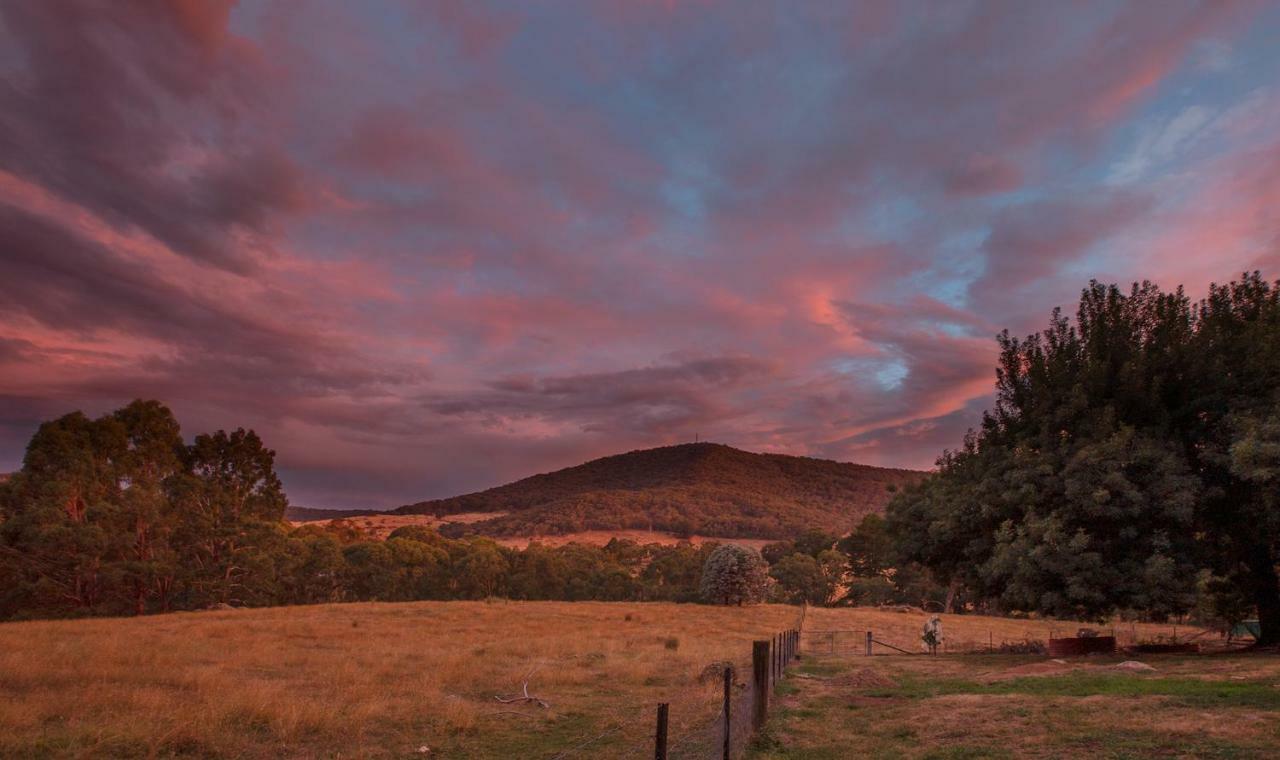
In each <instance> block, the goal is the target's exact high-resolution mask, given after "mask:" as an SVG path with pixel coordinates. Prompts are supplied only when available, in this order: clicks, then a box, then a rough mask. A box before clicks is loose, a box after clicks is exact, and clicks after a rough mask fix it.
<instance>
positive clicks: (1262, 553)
mask: <svg viewBox="0 0 1280 760" xmlns="http://www.w3.org/2000/svg"><path fill="white" fill-rule="evenodd" d="M1249 577H1250V580H1251V582H1252V586H1253V588H1252V589H1251V590H1252V592H1253V601H1254V604H1256V605H1258V626H1259V627H1260V628H1261V629H1262V633H1261V635H1260V636H1259V637H1258V644H1260V645H1263V646H1269V645H1274V644H1280V578H1277V576H1276V562H1275V554H1274V553H1273V552H1272V550H1271V547H1270V546H1269V545H1267V544H1259V545H1257V546H1255V547H1254V550H1253V552H1252V553H1251V554H1250V556H1249Z"/></svg>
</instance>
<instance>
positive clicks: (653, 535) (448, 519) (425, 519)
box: [292, 512, 772, 549]
mask: <svg viewBox="0 0 1280 760" xmlns="http://www.w3.org/2000/svg"><path fill="white" fill-rule="evenodd" d="M507 514H508V513H507V512H462V513H459V514H456V515H443V516H440V517H437V516H435V515H364V516H361V517H348V518H344V520H345V522H348V523H351V524H352V525H355V526H357V527H359V528H360V529H361V530H363V531H365V532H366V533H368V534H369V535H370V536H372V537H374V538H379V539H385V538H386V537H387V536H389V535H391V533H392V532H393V531H395V529H396V528H402V527H405V526H407V525H422V526H425V527H428V528H439V527H440V526H442V525H445V524H448V523H462V524H470V523H477V522H481V521H482V520H490V519H493V518H497V517H505V516H506V515H507ZM331 522H333V521H332V520H309V521H296V522H294V523H292V524H293V525H294V526H295V527H296V526H301V525H327V524H328V523H331ZM615 538H617V539H627V540H631V541H635V542H636V543H638V544H662V545H663V546H673V545H675V544H677V543H679V542H681V541H688V542H690V543H692V544H693V545H695V546H698V545H700V544H705V543H709V542H715V543H722V544H740V545H742V546H750V547H753V548H755V549H759V548H760V547H762V546H764V545H765V544H769V543H772V539H759V538H719V537H715V536H677V535H676V534H674V533H666V532H663V531H655V530H586V531H579V532H577V533H563V534H558V535H547V536H499V537H495V538H494V539H493V540H494V541H497V542H498V543H500V544H502V545H503V546H510V547H512V548H515V549H523V548H525V547H526V546H528V545H529V544H530V543H531V542H533V541H537V542H538V543H540V544H544V545H546V546H564V545H565V544H570V543H580V544H591V545H593V546H604V545H605V544H607V543H609V542H610V541H611V540H613V539H615Z"/></svg>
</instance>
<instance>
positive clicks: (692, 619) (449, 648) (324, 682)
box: [0, 601, 1236, 758]
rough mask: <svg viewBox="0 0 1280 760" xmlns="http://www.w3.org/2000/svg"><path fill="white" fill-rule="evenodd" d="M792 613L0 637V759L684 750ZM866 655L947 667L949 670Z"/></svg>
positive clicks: (435, 616) (306, 621)
mask: <svg viewBox="0 0 1280 760" xmlns="http://www.w3.org/2000/svg"><path fill="white" fill-rule="evenodd" d="M798 615H799V610H798V609H797V608H795V607H785V606H773V605H765V606H758V607H746V608H723V607H709V606H700V605H674V604H658V603H649V604H641V603H605V602H577V603H566V602H503V601H494V602H415V603H405V604H380V603H362V604H346V605H322V606H312V607H278V608H271V609H260V610H232V611H222V612H192V613H176V614H171V615H163V616H153V617H144V618H123V619H99V620H79V621H39V622H24V623H6V624H2V625H0V755H4V756H20V757H33V756H34V757H44V756H57V757H64V756H69V757H158V756H175V755H187V756H196V757H241V758H258V757H344V758H346V757H357V758H358V757H370V758H372V757H402V756H406V755H415V756H423V755H418V754H417V750H418V748H419V747H423V746H425V747H428V748H430V749H431V752H430V753H427V754H426V756H429V757H450V758H455V757H456V758H492V757H534V758H537V757H551V756H554V755H556V753H558V752H561V751H563V750H566V749H569V748H573V747H581V748H580V749H579V750H578V751H577V752H574V753H571V754H569V755H566V756H565V757H569V758H581V757H621V756H624V755H627V754H629V753H638V754H639V755H644V754H646V753H647V752H648V751H649V750H648V749H647V748H648V747H649V742H650V741H651V740H650V737H651V732H652V721H653V709H654V706H655V705H656V704H657V703H658V702H669V703H671V721H672V737H673V741H677V740H678V739H679V738H680V737H682V736H685V735H689V734H690V733H691V732H692V731H693V730H694V727H696V726H700V725H703V724H704V723H706V722H707V721H709V720H711V719H712V718H713V717H714V715H715V714H716V713H717V711H718V699H719V696H718V693H717V690H716V685H715V684H709V685H705V686H704V685H702V684H699V683H698V680H697V676H698V675H699V673H700V672H701V671H702V670H703V668H704V667H706V666H707V665H708V664H709V663H711V662H714V661H721V660H731V661H734V662H735V663H736V664H737V665H738V666H739V667H744V668H745V666H746V665H747V664H748V660H749V656H750V642H751V641H752V640H753V639H757V638H766V637H768V636H770V635H772V634H773V633H775V632H777V631H780V630H783V629H786V628H791V627H794V626H795V624H796V622H797V618H798ZM923 620H924V616H923V615H922V614H920V613H918V612H917V613H898V612H892V611H883V610H874V609H838V610H827V609H811V610H809V612H808V616H807V621H806V628H807V629H808V630H809V631H817V630H829V629H844V630H849V629H860V630H865V629H866V628H870V629H872V630H873V631H875V634H876V638H877V639H880V640H884V641H889V642H891V643H895V644H898V645H900V646H902V647H903V648H906V649H912V650H914V649H917V648H918V647H919V630H920V625H921V624H922V622H923ZM943 625H944V631H945V633H946V634H947V636H948V640H949V641H951V642H953V644H954V643H955V642H960V641H966V640H967V641H974V642H983V643H985V640H986V636H987V631H992V632H993V636H994V639H995V641H996V642H997V643H998V642H999V641H1000V640H1001V639H1002V638H1005V639H1021V638H1026V637H1035V638H1044V637H1045V636H1046V634H1047V631H1048V630H1049V628H1055V629H1056V630H1057V631H1058V633H1059V634H1065V633H1071V632H1074V630H1075V628H1076V624H1072V623H1062V622H1053V623H1050V622H1047V621H1026V620H1008V619H1004V618H989V617H979V616H944V623H943ZM1136 630H1137V633H1138V634H1139V635H1140V636H1150V635H1153V634H1155V633H1157V632H1168V631H1170V630H1171V627H1169V626H1138V627H1137V629H1136ZM1181 630H1182V631H1183V632H1185V631H1186V629H1181ZM673 647H674V648H673ZM875 659H876V661H877V662H878V661H881V660H893V661H894V662H899V663H906V664H904V665H902V667H932V668H942V669H943V670H942V671H939V672H943V671H945V668H948V667H952V668H963V667H965V665H964V664H963V662H962V660H961V659H960V658H938V659H937V660H936V661H934V664H932V665H930V664H925V663H924V662H923V661H925V660H933V659H934V658H912V657H899V658H875ZM1223 662H1224V663H1226V661H1225V660H1224V661H1223ZM947 663H950V664H947ZM956 663H961V664H956ZM894 667H897V666H896V665H895V666H894ZM530 671H532V674H531V676H530V679H529V688H530V692H531V693H533V694H535V695H537V696H540V697H542V698H544V699H546V700H547V701H548V702H550V704H551V707H550V708H549V709H545V710H544V709H541V708H539V707H536V706H533V705H527V704H523V705H505V704H500V703H499V702H497V701H496V700H495V699H494V696H495V695H498V694H510V693H514V692H517V691H519V690H520V687H521V681H522V679H523V678H524V676H525V674H526V673H529V672H530ZM743 672H746V671H743ZM1235 672H1236V671H1234V670H1232V669H1231V668H1230V667H1226V666H1225V665H1224V666H1223V667H1222V668H1219V669H1218V670H1217V671H1215V672H1203V673H1201V674H1200V676H1202V677H1205V678H1220V679H1230V678H1234V677H1236V676H1235V675H1234V673H1235ZM965 698H967V697H958V696H957V697H948V699H953V700H956V701H957V704H958V705H959V704H962V703H963V702H964V699H965ZM948 709H951V708H950V707H948ZM1020 709H1021V708H1020ZM584 743H585V744H584Z"/></svg>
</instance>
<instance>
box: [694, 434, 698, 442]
mask: <svg viewBox="0 0 1280 760" xmlns="http://www.w3.org/2000/svg"><path fill="white" fill-rule="evenodd" d="M693 442H694V443H697V442H698V434H697V433H694V434H693Z"/></svg>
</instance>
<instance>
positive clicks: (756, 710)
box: [751, 641, 769, 731]
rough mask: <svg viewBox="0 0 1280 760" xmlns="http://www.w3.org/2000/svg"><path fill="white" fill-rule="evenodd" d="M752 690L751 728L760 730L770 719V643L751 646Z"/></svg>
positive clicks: (758, 643) (753, 643)
mask: <svg viewBox="0 0 1280 760" xmlns="http://www.w3.org/2000/svg"><path fill="white" fill-rule="evenodd" d="M751 689H752V695H753V696H754V697H755V704H754V705H752V708H753V710H752V715H751V727H752V728H753V729H755V730H757V731H758V730H760V728H762V727H763V726H764V722H765V720H767V719H768V718H769V642H768V641H756V642H752V644H751Z"/></svg>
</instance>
